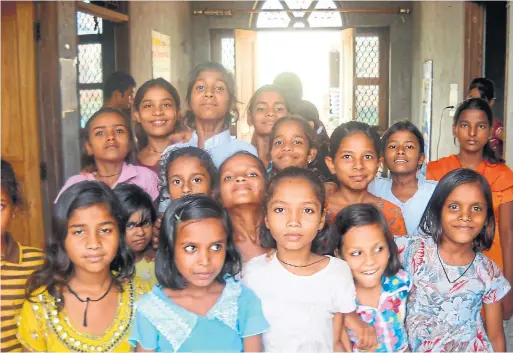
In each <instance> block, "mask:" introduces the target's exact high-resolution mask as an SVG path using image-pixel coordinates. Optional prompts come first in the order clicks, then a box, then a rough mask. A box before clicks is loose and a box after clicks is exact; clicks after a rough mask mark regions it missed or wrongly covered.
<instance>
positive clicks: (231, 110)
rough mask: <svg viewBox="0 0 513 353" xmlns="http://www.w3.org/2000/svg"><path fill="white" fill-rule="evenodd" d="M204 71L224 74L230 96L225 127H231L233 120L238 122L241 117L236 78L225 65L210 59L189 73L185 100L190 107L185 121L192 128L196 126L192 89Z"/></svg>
mask: <svg viewBox="0 0 513 353" xmlns="http://www.w3.org/2000/svg"><path fill="white" fill-rule="evenodd" d="M203 71H216V72H219V73H220V74H221V75H223V81H224V83H225V85H226V88H227V89H228V95H229V96H230V100H229V101H228V109H227V112H226V116H225V118H224V127H225V128H229V127H230V125H231V124H232V123H233V122H236V121H237V119H238V118H239V109H238V108H237V103H238V101H237V97H236V96H235V92H236V89H235V79H234V77H233V75H232V74H231V73H230V72H229V71H228V70H226V68H225V67H224V66H223V65H221V64H219V63H216V62H213V61H209V62H206V63H203V64H200V65H198V66H196V67H195V68H194V69H193V70H192V71H191V74H190V75H189V83H188V84H187V95H186V97H185V100H186V101H187V104H188V105H189V109H188V110H187V111H186V113H185V122H186V124H187V125H188V126H189V127H190V128H192V129H194V128H195V126H194V113H193V112H192V108H191V95H192V89H193V88H194V84H195V83H196V80H197V79H198V76H199V75H200V74H201V73H202V72H203Z"/></svg>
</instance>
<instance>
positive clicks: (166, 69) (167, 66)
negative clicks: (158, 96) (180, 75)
mask: <svg viewBox="0 0 513 353" xmlns="http://www.w3.org/2000/svg"><path fill="white" fill-rule="evenodd" d="M151 57H152V65H153V78H159V77H162V78H164V79H166V80H167V81H169V82H171V37H169V36H167V35H165V34H162V33H159V32H156V31H151Z"/></svg>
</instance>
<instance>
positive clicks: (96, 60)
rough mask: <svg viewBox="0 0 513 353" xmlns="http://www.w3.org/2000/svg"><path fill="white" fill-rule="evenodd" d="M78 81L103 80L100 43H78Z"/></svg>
mask: <svg viewBox="0 0 513 353" xmlns="http://www.w3.org/2000/svg"><path fill="white" fill-rule="evenodd" d="M78 82H79V83H102V82H103V70H102V45H101V44H99V43H95V44H79V45H78Z"/></svg>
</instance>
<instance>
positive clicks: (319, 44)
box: [256, 30, 340, 134]
mask: <svg viewBox="0 0 513 353" xmlns="http://www.w3.org/2000/svg"><path fill="white" fill-rule="evenodd" d="M257 40H258V50H257V53H256V55H257V59H256V62H257V67H258V70H257V75H256V85H257V87H261V86H263V85H265V84H270V83H272V82H273V80H274V78H275V77H276V76H277V75H278V74H279V73H281V72H293V73H295V74H296V75H298V76H299V78H300V79H301V82H302V83H303V99H305V100H307V101H310V102H312V103H313V104H315V106H316V107H317V110H318V111H319V116H320V117H321V120H322V122H323V123H324V125H325V126H326V129H327V130H328V134H331V132H332V131H333V130H334V129H335V128H336V127H337V126H338V125H339V112H338V105H339V96H340V94H339V82H338V81H339V65H338V61H339V53H340V33H339V31H333V30H332V31H318V30H310V31H308V30H306V31H305V30H301V31H297V30H296V31H294V30H281V31H259V32H257ZM333 62H334V63H333Z"/></svg>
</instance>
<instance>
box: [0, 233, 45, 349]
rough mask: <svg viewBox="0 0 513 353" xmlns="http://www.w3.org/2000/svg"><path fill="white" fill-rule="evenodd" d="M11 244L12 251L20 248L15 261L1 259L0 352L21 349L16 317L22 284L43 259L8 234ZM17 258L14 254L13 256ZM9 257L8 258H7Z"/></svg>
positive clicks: (19, 307) (37, 252)
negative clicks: (17, 334) (17, 336)
mask: <svg viewBox="0 0 513 353" xmlns="http://www.w3.org/2000/svg"><path fill="white" fill-rule="evenodd" d="M7 236H8V237H10V239H8V242H11V244H10V245H12V246H13V248H14V249H13V251H14V254H15V255H16V248H17V249H18V251H19V256H18V259H15V260H14V261H16V260H18V261H17V262H12V259H9V258H7V259H5V260H2V261H1V264H0V273H1V281H2V282H1V286H0V288H1V313H0V314H1V315H0V317H1V323H2V324H1V341H0V342H1V344H0V351H2V352H21V350H22V347H21V344H20V342H19V341H18V339H17V338H16V331H17V328H18V327H17V325H16V316H17V315H18V314H19V313H20V311H21V308H22V306H23V302H24V300H25V283H26V282H27V278H28V276H29V275H30V274H31V273H32V272H34V271H35V270H36V269H37V268H39V267H40V266H41V265H42V264H43V261H44V254H43V252H42V251H41V250H39V249H36V248H32V247H28V246H23V245H20V244H19V243H18V242H16V241H15V240H14V239H12V237H11V236H10V235H9V234H7ZM14 257H16V256H14ZM9 260H11V261H9Z"/></svg>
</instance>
